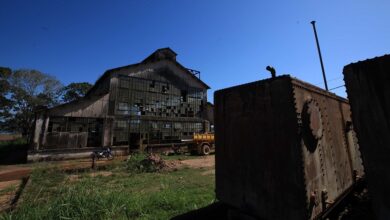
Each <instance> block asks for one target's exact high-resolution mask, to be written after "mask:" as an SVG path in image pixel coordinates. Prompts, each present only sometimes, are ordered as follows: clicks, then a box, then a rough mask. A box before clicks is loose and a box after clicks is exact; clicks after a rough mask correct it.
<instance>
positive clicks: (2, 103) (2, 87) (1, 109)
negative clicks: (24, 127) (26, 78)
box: [0, 67, 12, 128]
mask: <svg viewBox="0 0 390 220" xmlns="http://www.w3.org/2000/svg"><path fill="white" fill-rule="evenodd" d="M10 75H11V69H9V68H5V67H0V126H1V123H2V122H4V121H5V120H7V119H8V118H9V117H11V113H10V106H11V104H12V101H11V100H10V99H9V97H8V94H9V90H10V84H9V82H8V78H9V76H10ZM0 128H1V127H0Z"/></svg>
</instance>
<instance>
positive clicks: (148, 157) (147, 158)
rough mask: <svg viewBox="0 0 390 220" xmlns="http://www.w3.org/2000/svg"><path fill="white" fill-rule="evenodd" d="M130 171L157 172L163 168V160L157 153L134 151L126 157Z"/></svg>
mask: <svg viewBox="0 0 390 220" xmlns="http://www.w3.org/2000/svg"><path fill="white" fill-rule="evenodd" d="M126 165H127V166H126V167H127V171H128V172H130V173H143V172H157V171H159V170H161V169H162V168H164V165H165V163H164V160H163V159H161V157H160V156H159V155H157V154H145V153H135V154H131V155H130V156H129V157H128V158H127V164H126Z"/></svg>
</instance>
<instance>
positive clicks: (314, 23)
mask: <svg viewBox="0 0 390 220" xmlns="http://www.w3.org/2000/svg"><path fill="white" fill-rule="evenodd" d="M310 23H311V24H312V25H313V30H314V36H315V37H316V43H317V49H318V55H319V56H320V62H321V69H322V76H323V77H324V83H325V89H326V91H329V89H328V83H327V81H326V75H325V68H324V63H323V62H322V56H321V49H320V43H318V36H317V30H316V21H312V22H310Z"/></svg>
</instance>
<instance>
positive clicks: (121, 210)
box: [0, 164, 214, 219]
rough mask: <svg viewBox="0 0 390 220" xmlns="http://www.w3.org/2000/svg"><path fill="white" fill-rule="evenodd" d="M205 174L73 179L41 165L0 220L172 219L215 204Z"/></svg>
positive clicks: (211, 177)
mask: <svg viewBox="0 0 390 220" xmlns="http://www.w3.org/2000/svg"><path fill="white" fill-rule="evenodd" d="M123 165H125V164H123ZM203 172H204V170H200V169H181V170H178V171H175V172H163V173H139V174H129V173H127V172H116V173H112V175H111V176H99V175H97V176H96V175H95V176H94V177H93V176H91V175H90V173H82V174H79V178H78V179H77V180H72V178H69V176H67V175H66V174H64V173H62V172H60V171H58V170H55V169H53V170H42V169H39V170H38V171H35V172H33V174H32V177H31V184H29V185H28V186H27V187H26V189H25V192H24V193H23V195H22V202H21V203H20V204H19V206H18V209H16V210H14V211H13V212H11V213H8V214H3V216H1V215H0V219H169V218H172V217H174V216H176V215H179V214H182V213H185V212H188V211H190V210H194V209H198V208H201V207H204V206H206V205H209V204H210V203H212V202H213V200H214V175H204V174H203Z"/></svg>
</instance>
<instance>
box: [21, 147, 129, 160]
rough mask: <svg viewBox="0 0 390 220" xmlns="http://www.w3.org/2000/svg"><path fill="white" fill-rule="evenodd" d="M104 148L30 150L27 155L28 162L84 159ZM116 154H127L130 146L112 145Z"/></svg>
mask: <svg viewBox="0 0 390 220" xmlns="http://www.w3.org/2000/svg"><path fill="white" fill-rule="evenodd" d="M102 149H103V148H100V147H99V148H81V149H80V148H68V149H50V150H38V151H29V152H28V155H27V162H28V163H30V162H39V161H55V160H69V159H83V158H90V157H91V153H92V152H93V151H97V150H102ZM111 150H112V152H113V154H114V156H125V155H128V154H129V148H128V147H112V148H111Z"/></svg>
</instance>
